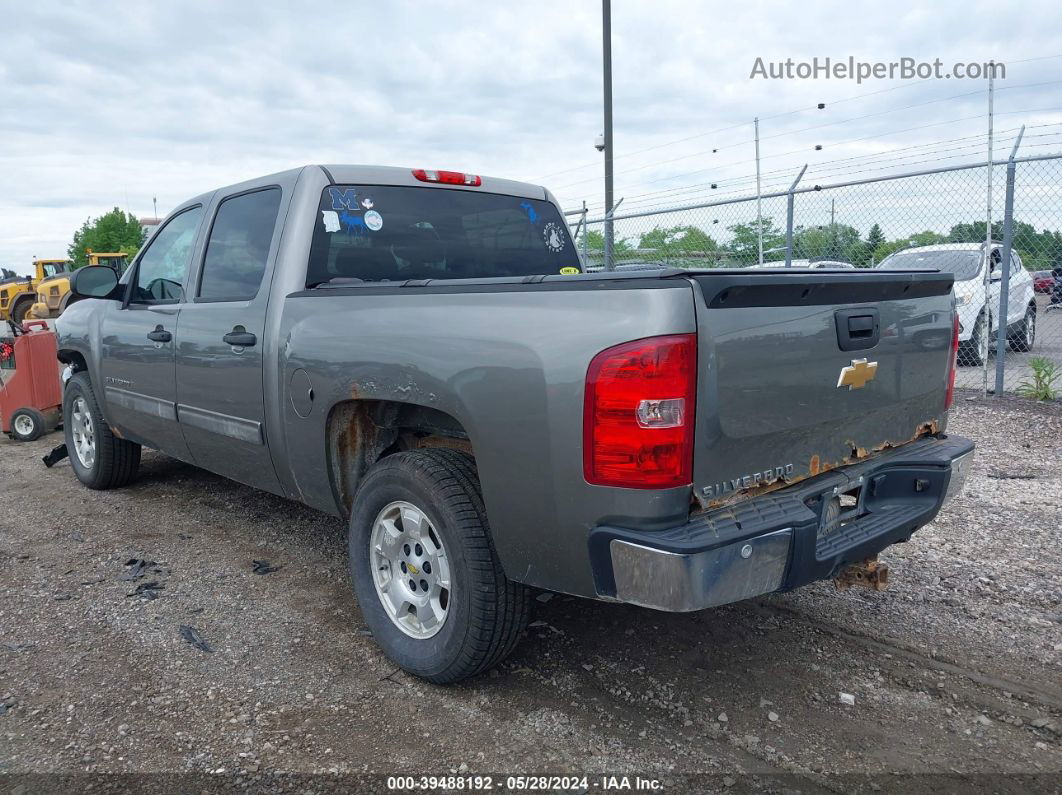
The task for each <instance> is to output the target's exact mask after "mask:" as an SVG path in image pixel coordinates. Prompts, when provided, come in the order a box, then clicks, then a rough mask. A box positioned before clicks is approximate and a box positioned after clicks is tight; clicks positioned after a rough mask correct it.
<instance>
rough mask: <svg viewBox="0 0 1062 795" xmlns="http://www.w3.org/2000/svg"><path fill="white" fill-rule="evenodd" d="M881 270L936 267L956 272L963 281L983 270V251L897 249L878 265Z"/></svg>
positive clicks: (956, 277) (959, 279)
mask: <svg viewBox="0 0 1062 795" xmlns="http://www.w3.org/2000/svg"><path fill="white" fill-rule="evenodd" d="M878 268H879V269H880V270H908V269H914V270H917V269H920V268H934V269H935V270H939V271H949V272H951V273H954V274H955V281H957V282H961V281H966V280H968V279H972V278H974V277H975V276H977V274H978V273H979V272H980V270H981V252H980V251H978V250H975V249H969V250H966V249H963V250H959V251H954V250H953V251H948V250H943V251H941V250H937V251H919V250H918V249H914V250H909V251H897V252H896V253H895V254H891V255H889V256H888V257H886V258H885V259H883V260H882V261H881V263H880V264H879V265H878Z"/></svg>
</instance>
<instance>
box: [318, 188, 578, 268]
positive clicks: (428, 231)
mask: <svg viewBox="0 0 1062 795" xmlns="http://www.w3.org/2000/svg"><path fill="white" fill-rule="evenodd" d="M579 270H580V268H579V256H578V253H577V251H576V249H575V246H574V245H573V244H572V240H571V237H570V235H569V234H568V227H567V225H566V224H565V222H564V219H563V218H562V217H561V215H560V213H559V212H558V211H557V208H556V207H555V206H554V205H552V204H551V203H549V202H547V201H543V200H540V199H525V198H522V197H519V196H508V195H503V194H498V193H480V192H476V191H470V190H452V189H447V188H419V187H399V186H368V185H366V186H359V185H338V186H333V187H330V188H326V189H325V190H324V191H323V192H322V194H321V202H320V205H319V207H318V209H317V217H316V219H315V226H314V235H313V242H312V244H311V246H310V261H309V266H308V268H307V274H306V283H307V286H309V287H313V286H316V285H319V284H324V283H328V282H332V281H336V280H341V281H342V280H354V279H359V280H361V281H366V282H385V281H386V282H403V281H406V280H407V279H471V278H485V277H495V276H531V275H549V274H556V273H574V272H578V271H579Z"/></svg>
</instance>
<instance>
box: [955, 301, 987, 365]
mask: <svg viewBox="0 0 1062 795" xmlns="http://www.w3.org/2000/svg"><path fill="white" fill-rule="evenodd" d="M985 325H986V324H985V316H984V314H983V313H982V314H980V315H978V316H977V321H976V322H975V323H974V327H973V332H971V334H970V341H969V342H966V343H964V344H963V345H962V346H961V347H960V348H959V356H958V363H959V366H960V367H963V366H966V367H980V366H982V365H983V364H984V363H985V362H986V361H987V360H988V334H987V333H986V332H985Z"/></svg>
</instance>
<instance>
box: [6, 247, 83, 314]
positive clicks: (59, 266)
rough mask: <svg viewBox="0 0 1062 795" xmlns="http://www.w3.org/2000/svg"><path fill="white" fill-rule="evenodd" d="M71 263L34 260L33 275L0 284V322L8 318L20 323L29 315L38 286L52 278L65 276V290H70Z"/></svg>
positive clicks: (65, 260)
mask: <svg viewBox="0 0 1062 795" xmlns="http://www.w3.org/2000/svg"><path fill="white" fill-rule="evenodd" d="M72 270H73V263H72V262H71V261H70V260H68V259H35V260H33V275H32V276H29V277H26V278H19V279H13V280H9V281H7V282H4V283H2V284H0V321H4V320H7V319H8V318H10V319H12V320H14V321H15V322H16V323H21V322H22V321H23V320H24V319H25V318H26V316H27V315H28V314H29V311H30V308H31V307H32V306H33V302H34V299H35V298H37V297H38V288H39V287H40V285H41V284H42V283H44V282H46V281H48V280H50V279H52V278H53V277H57V276H60V275H61V274H67V276H65V277H63V278H65V279H66V285H67V287H66V289H67V291H68V292H69V290H70V277H69V274H70V272H71V271H72Z"/></svg>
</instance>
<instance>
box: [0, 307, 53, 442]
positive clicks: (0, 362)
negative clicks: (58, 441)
mask: <svg viewBox="0 0 1062 795" xmlns="http://www.w3.org/2000/svg"><path fill="white" fill-rule="evenodd" d="M57 350H58V349H57V347H56V343H55V334H54V333H53V332H51V331H49V330H48V324H47V323H45V322H44V321H43V320H27V321H25V322H24V323H23V324H22V333H16V334H15V336H13V337H4V338H2V339H0V431H3V432H4V433H6V434H7V435H8V436H10V437H11V438H12V439H17V440H19V441H24V442H31V441H33V440H34V439H37V438H38V437H40V436H41V435H42V434H44V433H47V432H49V431H53V430H55V428H56V426H58V425H59V423H60V421H61V419H62V410H61V406H62V403H63V385H62V382H61V381H60V378H59V363H58V361H57V360H56V353H57Z"/></svg>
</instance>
